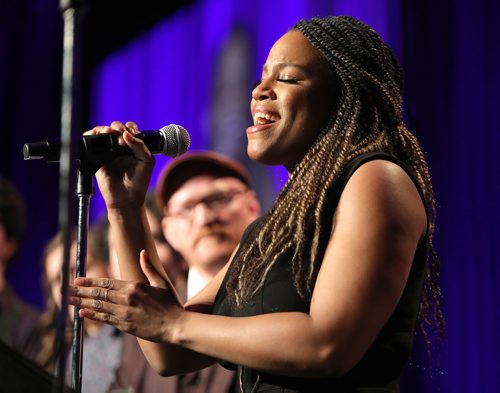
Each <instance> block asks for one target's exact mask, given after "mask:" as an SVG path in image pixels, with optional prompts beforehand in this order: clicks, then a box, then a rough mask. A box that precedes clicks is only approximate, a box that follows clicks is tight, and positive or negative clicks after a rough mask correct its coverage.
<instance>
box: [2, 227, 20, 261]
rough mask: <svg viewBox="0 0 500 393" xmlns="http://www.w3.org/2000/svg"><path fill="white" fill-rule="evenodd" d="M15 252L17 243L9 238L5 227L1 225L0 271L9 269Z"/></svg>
mask: <svg viewBox="0 0 500 393" xmlns="http://www.w3.org/2000/svg"><path fill="white" fill-rule="evenodd" d="M15 251H16V242H15V241H14V240H13V239H10V238H9V237H8V236H7V233H6V232H5V228H4V226H3V225H1V224H0V271H3V270H5V269H6V268H7V265H8V263H9V261H10V259H11V258H12V255H14V252H15Z"/></svg>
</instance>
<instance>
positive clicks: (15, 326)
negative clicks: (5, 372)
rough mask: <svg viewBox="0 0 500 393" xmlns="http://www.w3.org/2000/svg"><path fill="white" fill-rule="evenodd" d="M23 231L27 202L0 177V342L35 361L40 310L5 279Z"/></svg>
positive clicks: (17, 249) (20, 242)
mask: <svg viewBox="0 0 500 393" xmlns="http://www.w3.org/2000/svg"><path fill="white" fill-rule="evenodd" d="M24 230H25V206H24V200H23V198H22V196H21V195H20V194H19V192H18V191H17V189H16V188H15V187H14V185H13V184H11V183H10V182H9V181H7V180H6V179H3V178H0V340H2V341H3V342H4V343H5V344H7V345H8V346H10V347H11V348H13V349H15V350H16V351H18V352H19V353H21V354H22V355H24V356H25V357H27V358H29V359H33V358H34V357H35V356H36V352H37V351H38V348H37V344H36V339H35V337H34V335H33V330H34V328H35V326H36V324H37V321H38V318H39V316H40V311H39V310H38V309H37V308H36V307H34V306H32V305H31V304H29V303H27V302H25V301H24V300H22V299H21V298H20V297H19V296H18V295H17V294H16V293H15V292H14V289H13V288H12V287H11V285H10V284H9V283H8V282H7V278H6V273H7V270H8V268H9V267H10V266H11V264H12V263H14V261H15V257H16V255H17V253H18V251H19V250H20V248H21V245H22V240H23V235H24Z"/></svg>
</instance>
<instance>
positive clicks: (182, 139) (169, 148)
mask: <svg viewBox="0 0 500 393" xmlns="http://www.w3.org/2000/svg"><path fill="white" fill-rule="evenodd" d="M160 132H161V133H162V134H163V137H164V138H165V141H164V143H163V151H162V153H163V154H165V155H167V156H169V157H177V156H180V155H181V154H184V153H185V152H186V151H187V149H189V145H190V143H191V138H190V137H189V134H188V132H187V131H186V129H185V128H184V127H182V126H179V125H177V124H169V125H168V126H165V127H162V128H160Z"/></svg>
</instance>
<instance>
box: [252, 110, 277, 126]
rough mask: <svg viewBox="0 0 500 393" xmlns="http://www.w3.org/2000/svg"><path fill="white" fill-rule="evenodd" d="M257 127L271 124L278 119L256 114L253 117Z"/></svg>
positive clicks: (265, 114)
mask: <svg viewBox="0 0 500 393" xmlns="http://www.w3.org/2000/svg"><path fill="white" fill-rule="evenodd" d="M253 120H254V123H255V125H259V124H270V123H274V122H275V121H277V120H278V117H276V116H274V115H270V114H269V113H262V112H256V113H255V114H254V115H253Z"/></svg>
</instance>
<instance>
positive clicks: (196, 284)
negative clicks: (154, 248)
mask: <svg viewBox="0 0 500 393" xmlns="http://www.w3.org/2000/svg"><path fill="white" fill-rule="evenodd" d="M156 196H157V204H158V207H159V208H160V209H162V211H163V214H164V217H163V220H162V227H163V233H164V235H165V237H166V239H167V241H168V242H169V244H171V245H172V247H173V248H174V249H175V250H177V251H178V252H179V253H180V254H181V255H182V257H183V258H184V259H185V260H186V262H187V264H188V266H189V273H188V299H189V298H191V297H193V296H194V295H196V294H197V293H198V292H199V291H200V290H201V289H203V288H204V287H205V285H206V284H207V283H208V282H210V281H211V280H212V279H213V278H214V277H215V275H216V274H217V273H218V272H219V270H220V269H221V268H222V267H223V266H224V265H225V263H226V262H227V260H228V259H229V257H230V256H231V253H232V252H233V250H234V248H235V247H236V246H237V245H238V242H239V240H240V238H241V235H242V234H243V231H244V230H245V228H246V227H247V226H248V225H249V224H250V223H251V222H252V221H254V220H255V219H256V218H257V217H258V216H259V215H260V204H259V201H258V199H257V196H256V194H255V191H254V190H253V189H252V181H251V177H250V175H249V173H248V171H247V170H246V169H245V167H244V166H243V165H241V164H240V163H238V162H237V161H235V160H233V159H231V158H229V157H227V156H225V155H223V154H220V153H216V152H211V151H199V152H192V153H188V154H185V155H184V156H182V157H179V158H177V159H174V160H172V161H171V162H170V164H169V165H167V166H166V167H165V168H164V170H163V171H162V173H160V176H159V180H158V182H157V185H156ZM167 273H168V271H167Z"/></svg>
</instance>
